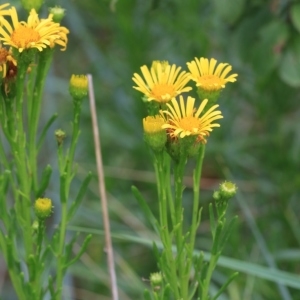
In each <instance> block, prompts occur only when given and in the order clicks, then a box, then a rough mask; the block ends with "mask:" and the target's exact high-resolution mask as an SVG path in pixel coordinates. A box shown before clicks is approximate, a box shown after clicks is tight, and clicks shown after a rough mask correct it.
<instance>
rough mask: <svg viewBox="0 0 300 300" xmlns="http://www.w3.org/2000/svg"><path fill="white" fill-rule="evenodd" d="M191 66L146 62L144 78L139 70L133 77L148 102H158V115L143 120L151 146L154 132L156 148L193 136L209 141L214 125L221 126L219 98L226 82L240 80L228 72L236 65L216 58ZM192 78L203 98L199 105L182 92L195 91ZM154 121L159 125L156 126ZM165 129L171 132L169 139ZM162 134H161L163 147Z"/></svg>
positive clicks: (198, 61) (195, 138)
mask: <svg viewBox="0 0 300 300" xmlns="http://www.w3.org/2000/svg"><path fill="white" fill-rule="evenodd" d="M187 67H188V69H189V72H186V71H181V67H177V66H176V65H175V64H173V65H170V64H169V63H168V62H166V61H154V62H153V63H152V66H151V68H150V69H149V68H148V67H147V66H145V65H144V66H142V67H141V72H142V75H143V77H142V76H140V75H139V74H137V73H134V75H133V78H132V80H133V81H134V82H135V84H136V86H134V87H133V88H134V89H136V90H138V91H140V92H141V93H143V94H144V98H143V99H144V100H145V101H146V102H147V103H148V104H150V103H153V102H154V105H156V107H158V111H156V112H155V113H154V115H155V116H154V117H151V118H149V116H148V117H146V118H145V119H144V120H143V123H144V132H145V136H146V142H147V143H148V144H149V145H150V147H152V145H151V134H152V135H153V137H154V144H155V147H152V148H153V150H156V149H163V147H162V146H164V144H168V143H169V144H170V143H171V144H172V143H173V144H174V143H177V142H178V140H183V139H187V138H189V137H193V138H194V139H193V141H194V143H196V144H197V143H198V144H205V143H206V142H207V137H208V136H209V133H210V132H211V131H212V130H213V128H214V127H220V124H218V123H215V121H216V120H218V119H221V118H223V116H222V113H221V111H220V110H217V108H218V106H219V105H217V104H215V102H216V98H217V96H219V93H220V91H221V90H222V89H223V88H224V87H225V85H226V83H228V82H235V81H236V77H237V74H231V75H228V74H229V72H230V71H231V69H232V67H231V66H230V65H229V64H227V63H220V64H218V65H217V61H216V60H215V59H213V58H212V59H210V60H209V59H207V58H203V57H201V58H199V59H198V58H195V59H194V60H193V61H191V62H188V63H187ZM190 80H192V81H194V82H195V83H196V87H197V91H198V95H199V97H200V99H201V103H200V104H199V106H197V105H196V99H195V98H192V97H190V96H188V97H187V98H186V99H185V98H184V97H183V95H182V94H183V93H185V92H189V91H191V90H192V88H191V87H189V86H187V84H188V83H189V81H190ZM204 95H205V97H203V96H204ZM177 97H179V99H177ZM158 120H159V122H158ZM154 121H155V125H156V126H154V127H153V125H152V124H153V122H154ZM147 124H151V126H150V125H147ZM157 124H159V127H158V126H157ZM149 126H150V128H151V130H149V129H148V128H149ZM153 128H155V130H153ZM162 132H164V133H165V135H167V142H166V139H165V135H164V134H162ZM158 133H159V134H158ZM158 136H161V145H160V146H159V147H158V146H157V144H158Z"/></svg>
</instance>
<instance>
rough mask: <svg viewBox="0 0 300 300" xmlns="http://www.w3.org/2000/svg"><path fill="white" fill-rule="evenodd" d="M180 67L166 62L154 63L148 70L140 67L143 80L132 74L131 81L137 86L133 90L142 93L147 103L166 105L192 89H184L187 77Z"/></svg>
mask: <svg viewBox="0 0 300 300" xmlns="http://www.w3.org/2000/svg"><path fill="white" fill-rule="evenodd" d="M180 70H181V67H176V65H175V64H173V65H169V63H168V62H166V61H163V62H160V61H154V62H153V63H152V66H151V68H150V70H149V69H148V67H147V66H142V67H141V71H142V74H143V77H144V79H143V78H142V77H141V76H140V75H139V74H137V73H134V75H133V78H132V80H133V81H134V82H135V83H136V85H137V86H134V87H133V88H134V89H136V90H138V91H140V92H142V93H143V94H144V95H145V96H146V98H147V100H148V101H152V100H153V101H157V102H160V103H161V102H162V103H166V102H169V101H170V100H172V99H174V98H175V97H176V96H178V95H179V94H181V93H184V92H188V91H190V90H191V89H192V88H191V87H186V84H187V83H188V81H189V80H190V79H189V75H188V73H186V72H185V71H182V72H180Z"/></svg>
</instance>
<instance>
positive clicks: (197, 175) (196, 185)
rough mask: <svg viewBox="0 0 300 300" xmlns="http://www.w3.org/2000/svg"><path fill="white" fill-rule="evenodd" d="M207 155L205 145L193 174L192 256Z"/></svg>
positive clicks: (201, 149)
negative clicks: (204, 163) (203, 168)
mask: <svg viewBox="0 0 300 300" xmlns="http://www.w3.org/2000/svg"><path fill="white" fill-rule="evenodd" d="M204 155H205V145H202V147H201V148H200V152H199V155H198V157H197V162H196V167H195V170H194V174H193V193H194V197H193V211H192V225H191V230H190V231H191V233H190V255H191V256H192V255H193V250H194V247H195V239H196V235H197V229H198V228H197V227H198V225H199V224H198V217H199V203H200V183H201V173H202V165H203V159H204Z"/></svg>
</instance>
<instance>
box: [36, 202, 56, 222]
mask: <svg viewBox="0 0 300 300" xmlns="http://www.w3.org/2000/svg"><path fill="white" fill-rule="evenodd" d="M34 211H35V214H36V216H37V217H38V218H40V219H45V218H47V217H49V216H50V215H51V213H52V201H51V199H49V198H38V199H37V200H35V203H34Z"/></svg>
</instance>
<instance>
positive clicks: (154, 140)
mask: <svg viewBox="0 0 300 300" xmlns="http://www.w3.org/2000/svg"><path fill="white" fill-rule="evenodd" d="M164 123H165V120H164V118H163V117H161V116H160V115H157V116H148V117H146V118H144V119H143V127H144V139H145V142H146V143H147V144H148V145H149V146H150V148H151V149H152V150H154V151H158V152H159V151H162V150H163V149H164V147H165V144H166V142H167V134H166V131H165V130H164V129H163V128H162V125H163V124H164Z"/></svg>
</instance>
